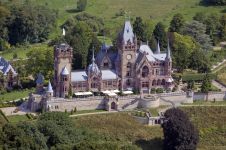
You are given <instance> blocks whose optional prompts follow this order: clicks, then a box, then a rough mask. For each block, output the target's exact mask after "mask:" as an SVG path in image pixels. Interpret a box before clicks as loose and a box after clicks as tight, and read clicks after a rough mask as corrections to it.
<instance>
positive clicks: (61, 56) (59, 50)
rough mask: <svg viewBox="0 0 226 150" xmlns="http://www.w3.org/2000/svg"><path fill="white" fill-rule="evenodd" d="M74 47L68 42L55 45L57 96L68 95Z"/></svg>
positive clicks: (55, 85) (55, 84)
mask: <svg viewBox="0 0 226 150" xmlns="http://www.w3.org/2000/svg"><path fill="white" fill-rule="evenodd" d="M72 58H73V49H72V48H71V47H70V46H69V45H68V44H65V43H63V44H60V45H57V46H55V47H54V87H55V96H56V97H65V96H66V95H68V92H69V90H70V84H71V66H72Z"/></svg>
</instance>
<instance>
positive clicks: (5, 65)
mask: <svg viewBox="0 0 226 150" xmlns="http://www.w3.org/2000/svg"><path fill="white" fill-rule="evenodd" d="M10 70H11V71H12V72H13V75H14V76H16V75H17V73H16V71H15V70H14V68H13V67H12V66H11V65H10V63H9V62H8V61H6V60H5V59H4V58H2V57H0V72H2V73H3V75H7V73H8V72H9V71H10Z"/></svg>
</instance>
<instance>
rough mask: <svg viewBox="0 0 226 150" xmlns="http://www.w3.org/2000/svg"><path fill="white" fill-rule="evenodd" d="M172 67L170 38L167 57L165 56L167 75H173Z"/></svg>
mask: <svg viewBox="0 0 226 150" xmlns="http://www.w3.org/2000/svg"><path fill="white" fill-rule="evenodd" d="M171 69H172V58H171V50H170V44H169V40H168V46H167V52H166V58H165V74H166V75H167V76H171Z"/></svg>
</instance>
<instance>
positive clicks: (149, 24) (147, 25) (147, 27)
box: [144, 20, 156, 48]
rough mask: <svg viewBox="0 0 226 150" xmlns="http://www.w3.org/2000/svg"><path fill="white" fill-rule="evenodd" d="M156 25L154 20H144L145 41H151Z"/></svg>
mask: <svg viewBox="0 0 226 150" xmlns="http://www.w3.org/2000/svg"><path fill="white" fill-rule="evenodd" d="M154 27H155V25H154V22H153V21H152V20H146V21H145V22H144V40H145V41H149V42H151V39H152V34H153V30H154ZM155 48H156V47H155Z"/></svg>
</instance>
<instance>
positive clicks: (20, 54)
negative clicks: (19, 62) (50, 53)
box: [0, 43, 53, 60]
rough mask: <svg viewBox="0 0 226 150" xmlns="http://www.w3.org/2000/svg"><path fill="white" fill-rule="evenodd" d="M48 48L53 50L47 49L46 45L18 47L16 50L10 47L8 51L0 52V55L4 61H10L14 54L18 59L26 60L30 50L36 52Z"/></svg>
mask: <svg viewBox="0 0 226 150" xmlns="http://www.w3.org/2000/svg"><path fill="white" fill-rule="evenodd" d="M49 48H53V47H48V45H47V44H46V43H41V44H32V45H29V46H20V47H16V48H14V47H12V48H11V49H10V50H7V51H3V52H1V53H0V55H1V56H2V57H4V58H5V59H6V60H12V59H13V55H14V54H17V58H18V59H25V58H27V55H26V54H27V53H28V52H30V51H32V50H35V51H38V50H40V49H46V50H48V49H49Z"/></svg>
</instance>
